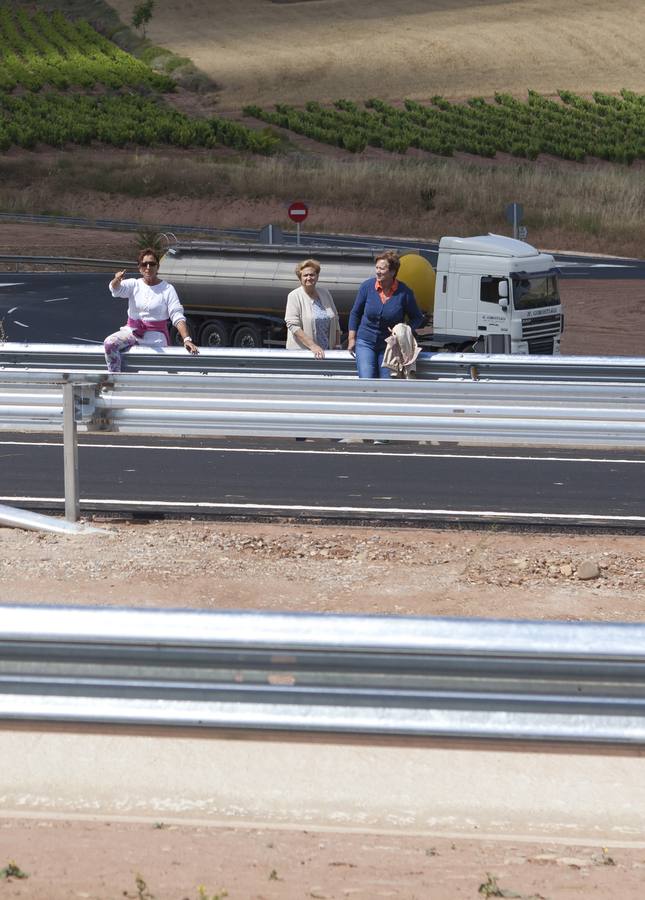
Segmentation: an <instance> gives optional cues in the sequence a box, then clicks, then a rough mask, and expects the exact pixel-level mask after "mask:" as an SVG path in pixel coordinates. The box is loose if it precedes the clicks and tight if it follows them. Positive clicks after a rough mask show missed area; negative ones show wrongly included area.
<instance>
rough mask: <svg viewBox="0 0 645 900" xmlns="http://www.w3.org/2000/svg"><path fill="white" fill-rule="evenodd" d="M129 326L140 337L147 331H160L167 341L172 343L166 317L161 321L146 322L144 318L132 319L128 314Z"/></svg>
mask: <svg viewBox="0 0 645 900" xmlns="http://www.w3.org/2000/svg"><path fill="white" fill-rule="evenodd" d="M127 326H128V328H131V329H132V333H133V334H134V336H135V337H138V338H142V337H143V335H144V332H146V331H160V332H161V333H162V334H163V335H164V336H165V338H166V343H167V344H169V343H170V333H169V331H168V322H167V321H166V320H165V319H164V320H163V321H159V322H155V321H150V322H144V320H143V319H131V318H130V316H128V321H127Z"/></svg>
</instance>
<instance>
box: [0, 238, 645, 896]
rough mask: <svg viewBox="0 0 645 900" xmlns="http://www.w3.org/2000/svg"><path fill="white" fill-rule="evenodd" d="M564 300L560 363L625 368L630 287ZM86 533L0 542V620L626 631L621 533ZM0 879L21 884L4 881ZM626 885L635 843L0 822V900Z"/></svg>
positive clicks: (627, 566) (333, 528) (627, 542)
mask: <svg viewBox="0 0 645 900" xmlns="http://www.w3.org/2000/svg"><path fill="white" fill-rule="evenodd" d="M0 242H2V244H3V246H4V247H5V252H6V253H12V252H14V253H19V252H22V253H24V252H32V253H34V254H38V253H42V254H52V255H56V254H59V255H68V254H69V255H74V254H75V253H76V254H78V255H85V256H98V257H107V256H111V255H114V256H115V258H119V257H120V256H121V255H124V258H128V256H130V255H132V253H133V236H132V235H129V234H118V233H116V234H110V233H107V232H103V231H100V232H99V231H91V230H76V229H74V230H70V229H67V228H56V227H47V228H42V227H36V228H34V227H33V226H22V225H4V224H3V225H0ZM26 247H29V248H30V251H27V250H26V249H25V248H26ZM562 294H563V299H564V302H565V310H566V314H567V321H568V326H569V328H568V332H567V336H566V343H565V346H564V349H565V352H568V353H584V354H588V353H616V354H620V353H627V354H632V353H633V354H642V346H641V345H642V340H641V335H642V295H643V286H642V284H641V283H640V282H637V281H621V282H616V281H612V282H603V281H598V282H576V281H571V280H569V281H564V282H563V283H562ZM96 524H99V525H100V526H101V527H103V528H104V529H105V530H106V531H107V534H106V535H100V536H96V535H95V536H90V535H85V536H80V537H74V538H71V537H61V536H56V535H51V534H44V533H37V532H28V531H20V530H17V529H9V528H0V603H3V604H15V603H29V604H70V605H76V604H78V605H84V604H89V605H136V606H140V607H147V608H153V607H168V608H170V607H177V606H182V607H187V608H192V609H210V610H216V609H229V608H237V609H280V610H285V611H306V612H323V613H330V612H354V613H366V614H376V613H393V614H400V615H424V616H426V615H428V616H480V617H496V618H535V619H565V620H569V621H576V620H587V619H594V620H601V621H642V619H643V610H642V607H643V603H644V602H645V542H644V541H643V538H642V537H640V536H637V535H626V534H623V535H613V534H606V533H597V534H593V533H592V534H570V533H567V532H558V533H536V532H531V533H509V532H505V531H500V530H484V529H457V528H453V529H419V528H414V529H382V530H379V531H376V530H374V529H369V528H362V527H349V526H347V527H340V526H338V525H326V526H313V525H297V524H254V525H253V524H250V525H247V524H240V523H222V522H216V521H210V522H202V521H188V520H186V521H175V522H149V523H145V522H137V523H132V522H128V521H118V520H106V521H103V522H97V523H96ZM124 571H126V572H136V573H137V579H136V590H135V589H133V586H132V585H127V584H124V582H123V581H122V580H121V578H120V577H119V576H118V573H120V572H124ZM186 571H189V572H190V577H189V578H186V576H185V573H186ZM267 585H269V586H270V587H269V588H268V587H267ZM12 862H13V863H15V864H16V866H17V868H18V871H19V872H24V873H26V874H27V875H28V877H27V878H24V879H23V878H18V877H8V876H9V875H10V873H11V872H12V871H15V870H14V869H13V868H12V867H11V865H10V864H11V863H12ZM644 868H645V840H644V842H643V847H642V848H634V847H631V848H626V847H621V848H615V849H614V848H608V849H605V850H603V848H602V847H598V846H593V847H592V846H565V845H560V844H553V843H542V844H538V843H533V844H528V843H521V842H512V841H509V840H507V839H505V840H500V841H495V840H480V841H474V840H465V839H463V838H456V839H454V840H450V839H446V838H445V837H442V838H436V839H435V838H430V837H423V838H419V837H413V836H399V835H396V836H395V835H389V834H388V835H370V834H346V833H343V834H335V833H333V834H332V833H314V832H306V831H274V830H272V831H270V830H249V829H230V828H217V827H203V828H198V827H191V826H185V825H181V826H179V825H174V824H168V825H165V824H164V823H156V824H151V823H147V824H137V823H118V822H112V823H108V822H103V821H64V820H57V819H55V818H48V819H46V820H37V819H7V818H5V819H2V818H1V817H0V900H4V898H5V897H6V898H14V897H18V898H23V900H73V898H91V900H115V898H119V897H128V898H132V900H184V898H185V900H218V898H223V897H225V896H228V897H229V898H231V900H238V898H239V900H248V898H257V900H261V898H265V900H274V898H275V900H278V898H280V900H291V898H293V900H297V898H303V897H304V898H308V897H312V898H330V900H332V898H334V900H335V898H354V897H355V898H357V900H372V898H380V897H394V898H402V900H413V898H418V900H427V898H431V900H452V898H477V897H482V896H483V897H486V896H489V897H491V896H507V897H512V896H515V897H523V898H525V900H528V898H533V900H538V898H542V900H561V898H562V900H565V898H574V897H576V898H577V897H585V898H602V900H609V898H612V900H613V898H618V897H620V898H621V900H641V898H642V896H643V890H642V884H643V876H644V873H643V869H644ZM137 878H139V881H137ZM200 886H202V887H201V888H200ZM480 886H481V887H480Z"/></svg>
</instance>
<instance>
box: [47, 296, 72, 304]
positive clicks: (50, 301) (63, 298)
mask: <svg viewBox="0 0 645 900" xmlns="http://www.w3.org/2000/svg"><path fill="white" fill-rule="evenodd" d="M59 300H69V297H52V298H51V300H43V303H58V301H59Z"/></svg>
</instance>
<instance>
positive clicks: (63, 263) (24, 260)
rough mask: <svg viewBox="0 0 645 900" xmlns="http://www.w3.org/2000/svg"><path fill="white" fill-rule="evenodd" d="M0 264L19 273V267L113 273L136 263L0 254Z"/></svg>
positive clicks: (119, 260)
mask: <svg viewBox="0 0 645 900" xmlns="http://www.w3.org/2000/svg"><path fill="white" fill-rule="evenodd" d="M0 263H3V264H9V265H12V266H15V271H16V272H19V271H20V267H21V266H47V267H50V268H53V267H54V266H55V267H56V268H57V270H60V269H62V270H63V271H65V270H67V269H68V268H73V269H93V270H94V271H96V270H97V269H98V270H100V271H101V272H102V271H103V270H108V271H112V272H113V271H114V270H115V269H126V268H130V269H131V268H135V267H136V263H135V262H133V261H132V260H125V261H124V260H122V259H88V258H86V257H79V256H55V257H54V256H15V255H6V254H0Z"/></svg>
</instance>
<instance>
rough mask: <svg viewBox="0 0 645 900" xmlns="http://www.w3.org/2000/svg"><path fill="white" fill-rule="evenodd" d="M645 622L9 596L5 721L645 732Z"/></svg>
mask: <svg viewBox="0 0 645 900" xmlns="http://www.w3.org/2000/svg"><path fill="white" fill-rule="evenodd" d="M644 676H645V625H640V624H635V625H631V624H629V625H627V624H601V623H578V622H576V623H565V622H522V621H495V620H472V619H467V620H466V619H428V618H418V617H395V616H354V615H347V616H339V615H312V614H301V613H295V614H282V613H257V612H217V613H213V612H192V611H179V610H176V611H170V612H168V611H148V610H145V611H144V610H132V609H88V608H51V607H40V606H39V607H20V606H4V607H0V721H3V722H4V723H8V722H16V721H17V722H22V723H28V722H39V721H41V722H42V721H45V722H76V723H102V724H114V725H137V726H143V727H153V726H159V725H162V726H169V727H192V728H195V727H196V728H203V729H218V728H220V729H223V728H227V729H230V728H234V729H244V730H252V731H266V730H281V731H297V732H332V733H357V734H360V733H363V734H366V733H367V734H378V735H409V736H423V737H457V738H467V739H474V738H478V739H480V738H489V739H490V738H492V739H500V740H515V741H517V740H520V741H568V742H578V743H583V744H588V745H598V744H618V745H620V744H623V745H624V744H632V745H642V744H644V743H645V686H644V685H645V679H644Z"/></svg>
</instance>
